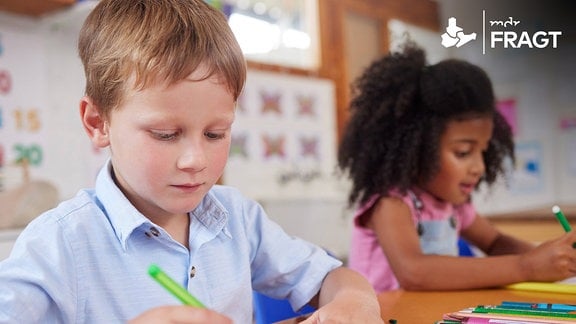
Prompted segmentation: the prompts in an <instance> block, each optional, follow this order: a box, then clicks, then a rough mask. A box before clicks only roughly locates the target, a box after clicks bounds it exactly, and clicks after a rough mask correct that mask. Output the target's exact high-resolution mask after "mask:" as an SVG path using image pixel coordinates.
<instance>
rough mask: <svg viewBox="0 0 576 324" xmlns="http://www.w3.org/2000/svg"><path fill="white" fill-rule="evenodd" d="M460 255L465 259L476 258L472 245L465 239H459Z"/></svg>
mask: <svg viewBox="0 0 576 324" xmlns="http://www.w3.org/2000/svg"><path fill="white" fill-rule="evenodd" d="M458 255H460V256H465V257H473V256H476V255H475V254H474V251H473V250H472V247H471V246H470V243H468V241H466V240H465V239H463V238H459V239H458Z"/></svg>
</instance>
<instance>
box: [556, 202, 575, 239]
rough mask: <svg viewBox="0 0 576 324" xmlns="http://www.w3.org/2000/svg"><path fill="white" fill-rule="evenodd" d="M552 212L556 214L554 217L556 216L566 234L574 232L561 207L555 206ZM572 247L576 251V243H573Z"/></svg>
mask: <svg viewBox="0 0 576 324" xmlns="http://www.w3.org/2000/svg"><path fill="white" fill-rule="evenodd" d="M552 212H553V213H554V215H556V218H557V219H558V221H559V222H560V224H562V228H564V232H566V233H568V232H570V231H571V230H572V228H571V227H570V223H568V220H567V219H566V216H564V213H563V212H562V210H561V209H560V207H558V206H557V205H554V207H552ZM572 247H573V248H575V249H576V242H575V243H572Z"/></svg>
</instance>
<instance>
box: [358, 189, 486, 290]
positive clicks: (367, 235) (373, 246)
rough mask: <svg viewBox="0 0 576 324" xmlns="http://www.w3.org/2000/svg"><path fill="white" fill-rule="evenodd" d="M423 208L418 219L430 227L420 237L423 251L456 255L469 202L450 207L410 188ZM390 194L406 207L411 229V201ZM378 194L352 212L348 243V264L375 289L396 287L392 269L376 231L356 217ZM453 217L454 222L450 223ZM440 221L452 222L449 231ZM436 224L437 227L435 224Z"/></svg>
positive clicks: (470, 213) (470, 216)
mask: <svg viewBox="0 0 576 324" xmlns="http://www.w3.org/2000/svg"><path fill="white" fill-rule="evenodd" d="M412 192H414V193H415V194H416V196H417V197H418V199H419V200H420V201H421V202H422V205H423V207H422V208H421V209H420V222H421V223H424V224H426V225H432V226H431V227H432V229H428V228H427V227H425V230H424V231H425V232H424V234H423V235H422V236H421V237H420V246H421V247H422V250H423V252H424V253H426V254H442V255H454V256H456V255H458V237H459V235H460V231H461V230H462V229H465V228H467V227H468V226H470V224H472V222H473V221H474V218H475V217H476V211H475V209H474V207H473V206H472V204H471V203H466V204H463V205H459V206H454V205H453V204H451V203H447V202H444V201H439V200H438V199H436V198H435V197H433V196H432V195H430V194H428V193H426V192H424V191H421V190H418V189H413V190H412ZM390 196H391V197H397V198H400V199H402V201H404V203H406V205H408V207H409V208H410V211H411V213H412V220H413V221H414V230H416V227H417V224H418V213H417V209H416V208H415V206H414V201H413V199H412V198H411V197H410V195H409V194H406V195H400V194H399V193H398V192H396V191H392V192H391V193H390ZM380 197H381V196H379V195H376V196H374V197H372V198H371V199H370V200H369V201H368V202H367V203H366V204H364V205H363V206H360V208H359V209H358V210H357V211H356V213H355V214H354V227H353V229H352V242H351V250H350V255H349V261H348V266H349V267H350V268H351V269H354V270H356V271H358V272H360V273H361V274H363V275H364V276H365V277H366V278H367V279H368V281H369V282H370V283H371V284H372V286H373V287H374V289H375V290H376V291H377V292H382V291H386V290H394V289H398V288H399V284H398V280H396V276H395V275H394V273H393V272H392V269H391V267H390V264H389V263H388V259H387V258H386V255H384V252H383V251H382V249H381V248H380V245H379V243H378V239H377V237H376V234H375V233H374V232H373V231H372V230H371V229H368V228H365V227H363V226H362V225H361V224H360V222H359V219H360V217H361V216H362V215H363V214H364V213H365V212H366V211H367V210H369V209H370V208H371V207H373V206H374V204H375V203H376V202H377V201H378V199H379V198H380ZM451 217H453V218H454V221H455V222H451V221H450V218H451ZM443 223H446V224H448V223H452V226H453V229H452V231H451V230H450V229H449V226H446V225H443ZM437 225H439V226H437Z"/></svg>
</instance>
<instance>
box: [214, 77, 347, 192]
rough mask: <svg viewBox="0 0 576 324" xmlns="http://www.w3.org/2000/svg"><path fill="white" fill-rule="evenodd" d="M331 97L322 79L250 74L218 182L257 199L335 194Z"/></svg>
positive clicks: (329, 86)
mask: <svg viewBox="0 0 576 324" xmlns="http://www.w3.org/2000/svg"><path fill="white" fill-rule="evenodd" d="M334 96H335V93H334V86H333V84H332V82H331V81H328V80H323V79H316V78H311V77H297V76H291V75H286V74H275V73H270V72H259V71H253V70H250V71H249V72H248V79H247V84H246V87H245V89H244V92H243V94H242V96H241V97H240V99H239V103H238V108H237V111H236V120H235V122H234V125H233V129H232V146H231V149H230V159H229V161H228V165H227V168H226V170H225V174H224V179H223V183H224V184H226V185H231V186H235V187H238V188H239V189H240V190H242V192H243V193H244V194H246V195H248V196H250V197H251V198H254V199H259V200H264V199H297V198H310V197H315V198H319V197H326V196H330V195H331V194H333V193H335V190H337V185H336V182H335V180H336V179H335V178H336V176H335V171H336V123H335V102H334Z"/></svg>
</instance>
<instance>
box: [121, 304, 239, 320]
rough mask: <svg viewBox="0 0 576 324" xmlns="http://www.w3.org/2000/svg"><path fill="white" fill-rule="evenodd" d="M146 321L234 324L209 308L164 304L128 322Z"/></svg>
mask: <svg viewBox="0 0 576 324" xmlns="http://www.w3.org/2000/svg"><path fill="white" fill-rule="evenodd" d="M146 323H150V324H156V323H181V324H200V323H210V324H232V320H231V319H230V318H228V317H226V316H224V315H222V314H220V313H217V312H215V311H212V310H209V309H207V308H197V307H190V306H162V307H156V308H153V309H151V310H148V311H146V312H144V313H142V314H140V315H139V316H138V317H136V318H134V319H132V320H131V321H129V322H128V324H146Z"/></svg>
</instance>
